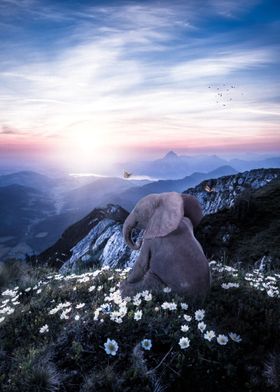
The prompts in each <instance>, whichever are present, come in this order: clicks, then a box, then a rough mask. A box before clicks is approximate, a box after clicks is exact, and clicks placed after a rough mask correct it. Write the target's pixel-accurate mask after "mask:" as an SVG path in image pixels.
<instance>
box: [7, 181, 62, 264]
mask: <svg viewBox="0 0 280 392" xmlns="http://www.w3.org/2000/svg"><path fill="white" fill-rule="evenodd" d="M53 213H54V206H53V203H52V200H51V199H50V198H49V197H48V196H47V195H46V194H45V193H43V192H41V191H39V190H36V189H34V188H30V187H26V186H23V185H9V186H2V187H0V222H1V225H0V256H1V257H4V256H5V255H8V254H9V255H10V256H14V255H15V256H19V254H20V255H21V256H22V255H25V253H32V249H31V248H30V246H29V245H28V244H27V243H26V241H27V239H28V235H29V232H30V230H31V227H32V225H33V224H34V223H36V222H37V221H39V220H41V219H43V218H45V217H46V216H49V215H51V214H53ZM13 248H15V249H14V250H13Z"/></svg>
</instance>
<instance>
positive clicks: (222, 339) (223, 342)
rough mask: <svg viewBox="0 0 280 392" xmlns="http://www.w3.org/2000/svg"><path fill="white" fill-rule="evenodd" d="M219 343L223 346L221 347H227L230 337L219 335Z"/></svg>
mask: <svg viewBox="0 0 280 392" xmlns="http://www.w3.org/2000/svg"><path fill="white" fill-rule="evenodd" d="M217 342H218V343H219V344H220V345H221V346H225V345H226V344H227V342H228V337H227V336H226V335H219V336H218V337H217Z"/></svg>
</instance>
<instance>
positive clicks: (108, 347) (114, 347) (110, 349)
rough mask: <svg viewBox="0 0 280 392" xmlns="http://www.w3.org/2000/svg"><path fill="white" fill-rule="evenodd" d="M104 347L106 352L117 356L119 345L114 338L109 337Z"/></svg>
mask: <svg viewBox="0 0 280 392" xmlns="http://www.w3.org/2000/svg"><path fill="white" fill-rule="evenodd" d="M104 348H105V352H106V354H108V355H113V356H115V355H116V354H117V351H118V349H119V345H118V343H117V342H116V341H115V340H114V339H109V338H108V339H107V341H106V343H104Z"/></svg>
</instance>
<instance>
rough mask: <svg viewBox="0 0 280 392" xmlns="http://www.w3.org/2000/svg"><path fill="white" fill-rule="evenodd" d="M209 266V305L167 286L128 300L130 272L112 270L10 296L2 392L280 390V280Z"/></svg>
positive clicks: (2, 333) (2, 325) (52, 278)
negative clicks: (125, 283)
mask: <svg viewBox="0 0 280 392" xmlns="http://www.w3.org/2000/svg"><path fill="white" fill-rule="evenodd" d="M210 266H211V271H212V288H211V291H210V293H209V295H208V297H207V298H206V299H205V301H204V302H203V303H202V302H200V303H196V302H195V301H193V300H190V299H189V298H187V297H180V296H178V295H176V294H175V293H173V292H172V291H171V290H170V289H169V288H168V287H167V288H165V289H164V290H163V291H162V293H158V294H154V293H150V292H148V291H145V292H142V293H138V294H137V295H136V296H135V297H133V298H129V297H127V298H124V299H123V298H121V296H120V292H119V290H118V287H119V284H120V282H121V281H122V280H123V279H125V277H126V275H127V273H128V269H125V270H121V269H115V270H111V269H109V268H107V267H103V268H102V269H97V270H91V271H86V272H83V273H81V274H71V275H66V276H63V275H61V274H57V273H55V272H53V271H46V270H44V271H43V272H41V274H40V276H39V277H38V273H37V278H36V279H34V276H30V279H29V280H28V279H25V280H23V281H19V282H18V284H17V285H16V286H12V287H9V288H7V289H5V290H3V291H2V293H1V297H0V339H1V340H0V342H1V345H0V383H1V388H2V389H1V390H3V391H22V392H24V391H26V392H27V391H28V392H29V391H157V392H160V391H169V390H170V391H186V390H188V391H204V390H205V388H206V386H207V390H208V391H236V390H240V391H241V390H242V391H274V390H279V386H280V347H279V342H280V339H279V338H280V330H279V320H280V306H279V302H280V301H279V298H280V274H279V273H277V272H275V271H274V272H272V271H270V272H269V273H261V272H260V271H258V270H254V269H251V270H250V271H248V270H247V271H243V270H237V269H236V268H233V267H232V266H227V265H224V264H222V263H220V262H216V261H211V262H210ZM29 274H31V275H32V272H29ZM31 282H32V284H30V283H31Z"/></svg>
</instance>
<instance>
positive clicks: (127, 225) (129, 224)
mask: <svg viewBox="0 0 280 392" xmlns="http://www.w3.org/2000/svg"><path fill="white" fill-rule="evenodd" d="M135 226H136V219H135V217H134V216H133V215H131V214H130V215H129V216H128V217H127V218H126V220H125V222H124V224H123V236H124V240H125V242H126V244H127V245H128V246H129V247H130V248H131V249H133V250H139V249H140V247H141V244H142V241H141V242H140V243H134V242H133V240H132V238H131V234H132V230H133V229H134V227H135Z"/></svg>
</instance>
